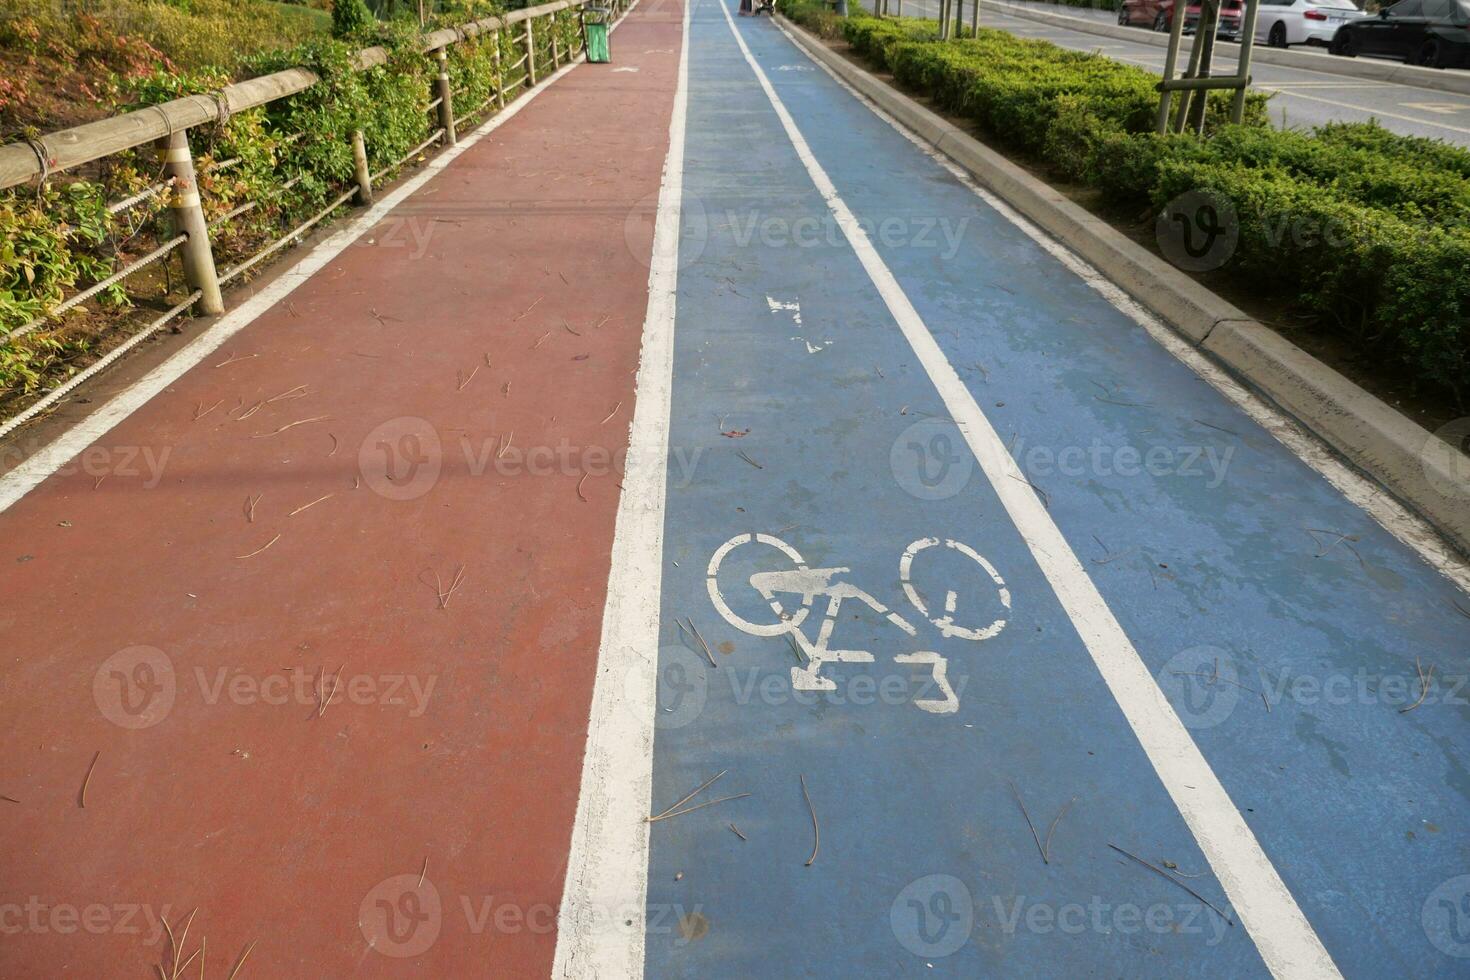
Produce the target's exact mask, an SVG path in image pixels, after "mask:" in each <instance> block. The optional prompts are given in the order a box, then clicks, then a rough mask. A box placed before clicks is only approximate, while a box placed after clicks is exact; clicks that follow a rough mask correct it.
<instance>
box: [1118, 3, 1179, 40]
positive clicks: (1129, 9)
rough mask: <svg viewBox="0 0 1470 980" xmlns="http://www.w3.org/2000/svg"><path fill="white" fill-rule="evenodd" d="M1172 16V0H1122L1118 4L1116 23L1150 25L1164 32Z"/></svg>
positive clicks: (1137, 25)
mask: <svg viewBox="0 0 1470 980" xmlns="http://www.w3.org/2000/svg"><path fill="white" fill-rule="evenodd" d="M1173 16H1174V0H1123V2H1122V3H1120V4H1118V23H1119V24H1122V25H1123V26H1124V27H1129V26H1135V27H1151V28H1153V29H1154V30H1156V31H1159V32H1161V33H1162V32H1165V31H1167V30H1168V29H1169V24H1170V18H1171V17H1173Z"/></svg>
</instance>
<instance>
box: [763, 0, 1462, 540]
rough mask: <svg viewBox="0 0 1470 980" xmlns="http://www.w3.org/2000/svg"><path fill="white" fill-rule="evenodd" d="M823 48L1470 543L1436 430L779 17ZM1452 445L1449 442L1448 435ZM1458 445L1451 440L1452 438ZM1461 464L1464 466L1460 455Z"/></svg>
mask: <svg viewBox="0 0 1470 980" xmlns="http://www.w3.org/2000/svg"><path fill="white" fill-rule="evenodd" d="M778 19H779V20H780V22H781V24H782V25H783V26H784V27H786V28H787V29H788V30H789V31H790V33H791V35H792V37H794V38H795V39H796V40H797V42H798V43H799V44H801V46H802V47H803V48H805V49H806V50H807V51H808V52H809V53H810V54H811V56H812V57H813V58H816V59H817V60H818V61H820V62H821V63H822V64H824V65H826V66H827V67H829V68H831V69H832V71H834V72H835V73H836V74H837V75H838V76H840V77H841V78H842V79H843V80H844V81H846V82H847V83H848V84H849V85H851V86H852V87H853V88H855V89H857V90H858V91H859V92H861V93H862V94H863V95H864V96H866V97H867V98H869V99H871V100H872V101H873V102H874V103H875V104H877V105H878V107H879V108H881V109H883V110H884V111H885V112H887V113H888V114H889V115H891V116H893V117H894V118H895V119H897V120H898V121H899V122H900V123H902V124H903V125H904V126H906V127H908V128H909V129H911V130H913V131H914V132H915V133H917V134H919V135H920V136H921V137H923V138H924V139H925V140H926V141H928V142H929V143H931V144H932V145H933V146H934V148H935V149H936V150H937V151H938V152H940V153H943V154H944V155H945V156H947V157H948V158H949V159H951V160H953V161H954V162H955V163H956V164H958V165H959V166H960V167H962V168H963V169H964V170H966V171H967V172H969V173H970V175H971V176H973V177H974V178H975V180H976V181H978V182H979V183H981V184H982V185H984V186H985V187H987V188H989V189H990V190H992V191H994V192H995V194H996V195H997V196H999V197H1000V198H1002V199H1003V200H1004V201H1005V202H1006V203H1007V204H1009V205H1011V206H1012V207H1014V208H1015V209H1016V210H1017V211H1019V212H1021V213H1022V214H1024V215H1025V216H1026V217H1027V218H1028V219H1030V220H1031V221H1033V222H1035V223H1036V224H1037V225H1039V226H1040V227H1042V228H1044V229H1045V230H1046V231H1047V232H1048V233H1049V234H1051V235H1053V236H1054V237H1056V238H1058V239H1060V240H1061V241H1062V242H1063V243H1064V244H1066V246H1067V247H1068V248H1070V249H1071V250H1072V251H1073V252H1075V253H1077V254H1078V255H1080V256H1081V257H1082V258H1083V259H1085V260H1086V261H1087V262H1088V263H1090V264H1091V265H1093V266H1094V267H1096V268H1097V269H1098V270H1099V271H1101V272H1102V273H1103V274H1104V275H1106V276H1107V277H1108V278H1109V279H1110V280H1112V281H1113V282H1114V283H1116V284H1117V285H1118V286H1120V287H1121V288H1122V289H1124V290H1125V291H1126V292H1127V293H1128V294H1129V295H1130V296H1132V297H1133V298H1134V299H1136V300H1138V301H1139V302H1140V303H1141V304H1143V305H1144V306H1145V307H1147V308H1148V309H1149V310H1151V311H1153V312H1154V313H1156V314H1157V315H1158V316H1159V317H1160V318H1162V319H1163V320H1164V321H1165V322H1167V323H1169V324H1170V325H1172V326H1173V327H1175V328H1176V329H1177V330H1178V331H1179V332H1180V333H1181V334H1182V335H1183V336H1185V337H1186V338H1187V339H1188V340H1189V342H1190V343H1191V344H1193V345H1194V346H1196V347H1197V348H1199V349H1200V350H1202V351H1204V352H1206V353H1208V354H1209V355H1210V356H1211V357H1212V358H1213V359H1214V360H1216V361H1218V362H1219V363H1221V364H1222V365H1224V366H1225V367H1226V368H1228V369H1229V370H1230V371H1231V372H1232V373H1234V374H1235V375H1237V376H1239V377H1240V378H1241V379H1242V380H1244V381H1245V382H1246V383H1247V384H1249V385H1251V386H1252V387H1253V388H1255V389H1256V390H1257V391H1259V392H1261V393H1262V394H1264V395H1266V396H1267V397H1268V398H1270V399H1271V401H1273V402H1274V403H1275V404H1277V405H1278V406H1280V407H1281V408H1282V410H1283V411H1285V412H1287V413H1288V414H1290V415H1292V416H1293V417H1295V418H1296V419H1297V420H1298V421H1300V422H1301V423H1302V424H1303V425H1305V426H1306V427H1307V428H1308V429H1309V430H1311V431H1312V432H1313V433H1315V434H1316V435H1317V436H1318V437H1319V438H1321V439H1322V440H1323V441H1325V442H1326V443H1327V444H1328V445H1330V446H1332V447H1333V448H1334V449H1336V450H1337V451H1338V452H1339V453H1341V454H1342V455H1343V456H1345V457H1346V458H1347V459H1348V460H1349V461H1351V462H1352V463H1353V464H1354V465H1356V466H1357V467H1358V468H1359V469H1361V470H1363V471H1365V472H1366V473H1367V474H1368V475H1370V476H1371V477H1373V479H1375V480H1376V481H1377V482H1379V483H1380V484H1382V485H1383V486H1385V487H1387V488H1388V489H1389V490H1390V491H1391V492H1392V493H1393V494H1394V495H1395V496H1397V497H1398V498H1399V499H1400V500H1402V501H1404V502H1405V503H1406V504H1408V505H1409V506H1410V507H1411V508H1413V509H1414V510H1416V511H1417V512H1418V513H1420V514H1421V515H1422V516H1424V517H1425V518H1426V519H1427V520H1429V521H1430V522H1431V523H1432V524H1434V526H1435V527H1436V528H1438V529H1439V530H1440V532H1441V533H1442V534H1444V535H1445V537H1446V538H1447V539H1448V540H1449V541H1451V542H1452V543H1453V544H1454V546H1455V547H1456V548H1457V549H1458V550H1460V551H1461V552H1462V553H1466V554H1470V496H1462V495H1457V494H1456V493H1454V491H1453V489H1451V488H1455V487H1461V486H1463V485H1464V483H1465V481H1464V478H1463V476H1457V475H1456V468H1457V464H1456V461H1455V454H1454V453H1452V452H1441V451H1435V452H1430V451H1428V448H1429V447H1431V446H1435V444H1436V443H1437V442H1438V439H1437V437H1436V436H1434V435H1432V434H1431V433H1430V432H1429V431H1428V430H1427V429H1425V428H1423V427H1422V426H1420V425H1418V424H1416V423H1415V422H1413V421H1412V420H1410V419H1408V418H1406V417H1404V416H1403V415H1401V414H1399V413H1398V412H1396V411H1394V410H1393V409H1392V408H1390V407H1389V406H1388V405H1386V404H1384V403H1383V402H1382V401H1380V400H1379V399H1378V398H1375V397H1374V396H1373V395H1371V394H1369V393H1368V392H1367V391H1365V390H1363V389H1362V388H1360V387H1359V386H1358V385H1356V384H1354V383H1353V382H1352V381H1350V380H1348V379H1347V378H1346V377H1344V376H1343V375H1341V374H1339V373H1338V372H1336V371H1334V370H1332V369H1331V368H1330V367H1328V366H1327V365H1325V364H1323V363H1322V362H1321V361H1319V360H1317V359H1316V358H1315V357H1312V356H1311V355H1310V354H1308V353H1307V352H1306V351H1304V350H1302V349H1301V348H1299V347H1297V346H1296V345H1295V344H1292V343H1291V342H1290V341H1288V340H1286V339H1285V338H1283V337H1282V336H1281V335H1279V334H1277V333H1276V332H1274V331H1272V330H1271V329H1269V328H1268V327H1265V326H1263V325H1262V324H1260V323H1257V322H1256V321H1255V320H1252V319H1251V318H1250V317H1249V316H1248V315H1247V314H1246V313H1244V312H1243V311H1241V310H1240V309H1238V308H1236V307H1235V306H1232V305H1231V304H1230V303H1227V302H1226V301H1225V300H1224V299H1222V298H1220V297H1219V296H1216V295H1215V294H1214V293H1212V292H1210V291H1209V290H1208V289H1206V288H1204V287H1203V286H1201V285H1200V284H1199V283H1197V282H1195V281H1194V280H1193V279H1191V278H1190V277H1189V276H1187V275H1185V274H1184V273H1182V272H1180V271H1179V270H1178V269H1175V268H1174V267H1173V266H1171V265H1169V264H1168V263H1167V262H1165V261H1164V260H1163V259H1161V258H1159V257H1158V256H1156V255H1154V254H1153V253H1152V252H1149V251H1148V250H1146V249H1144V248H1143V247H1142V246H1140V245H1138V244H1136V243H1135V242H1133V241H1132V240H1130V239H1129V238H1127V237H1126V236H1125V235H1123V234H1122V233H1121V232H1119V231H1117V230H1116V229H1114V228H1113V227H1112V226H1111V225H1109V224H1108V223H1107V222H1105V221H1103V220H1102V219H1100V218H1098V217H1096V216H1094V215H1093V214H1091V213H1090V212H1089V211H1087V210H1086V209H1084V208H1082V207H1081V206H1079V205H1077V204H1075V203H1073V202H1072V201H1071V200H1069V199H1067V198H1066V197H1064V196H1063V195H1062V194H1060V193H1058V192H1057V191H1056V190H1055V189H1053V188H1052V187H1051V186H1050V185H1048V184H1046V183H1044V182H1043V181H1041V180H1038V179H1037V178H1035V177H1033V176H1031V174H1029V173H1027V172H1026V171H1025V170H1023V169H1021V168H1020V167H1018V166H1016V165H1015V164H1014V163H1012V162H1011V161H1010V160H1008V159H1006V158H1005V157H1003V156H1001V155H1000V154H999V153H997V152H995V151H994V150H992V149H990V148H989V147H987V146H986V145H985V144H983V143H981V142H980V141H979V140H977V139H975V138H974V137H973V136H971V135H969V134H968V133H966V132H964V131H963V130H961V129H959V128H958V127H957V126H955V125H954V124H952V123H950V122H948V121H947V120H945V119H943V118H942V117H940V116H939V115H938V114H936V113H934V112H932V111H930V110H929V109H926V108H924V107H923V106H921V105H919V104H918V103H917V102H915V101H914V100H913V99H910V98H909V97H908V96H906V95H904V94H903V93H902V92H900V91H898V90H897V89H895V88H894V87H893V86H891V85H889V84H888V83H887V82H884V81H882V80H881V79H879V78H877V77H876V76H874V75H872V74H871V73H869V72H868V71H866V70H865V69H863V68H860V67H858V66H857V65H854V64H853V63H852V62H850V61H848V60H847V59H846V58H845V57H843V56H842V55H841V54H838V53H837V52H836V51H833V50H832V49H831V48H829V47H828V46H827V45H826V44H824V43H823V42H822V41H821V40H820V39H818V38H817V37H815V36H813V35H812V34H810V33H808V32H807V31H805V30H804V29H802V28H801V27H799V26H797V25H796V24H793V23H792V22H791V21H790V20H788V19H786V18H785V17H779V15H778ZM1441 445H1442V444H1441ZM1445 448H1448V447H1445ZM1460 468H1461V469H1462V470H1463V468H1464V467H1463V466H1461V467H1460Z"/></svg>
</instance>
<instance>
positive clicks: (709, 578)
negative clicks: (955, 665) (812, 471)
mask: <svg viewBox="0 0 1470 980" xmlns="http://www.w3.org/2000/svg"><path fill="white" fill-rule="evenodd" d="M751 543H755V544H761V545H766V546H768V547H771V548H774V549H776V550H777V551H779V552H780V553H781V554H782V555H783V556H784V557H785V559H786V560H787V561H788V562H789V563H790V564H791V565H792V566H794V567H792V568H789V569H782V570H779V571H760V572H755V573H754V574H752V575H751V576H750V586H751V588H753V589H754V590H755V591H756V592H757V593H758V594H759V595H760V597H761V598H762V599H763V600H764V601H765V603H766V605H767V606H769V607H770V610H771V612H772V613H773V614H774V622H770V623H755V622H751V621H750V620H748V619H746V618H744V617H743V616H741V615H739V614H738V613H736V612H735V610H734V609H732V608H730V604H729V603H728V602H727V601H726V600H725V596H724V595H723V594H722V593H721V592H720V587H719V573H720V566H721V564H723V563H724V561H725V559H726V558H727V557H729V555H730V553H731V552H732V551H734V550H735V549H736V548H739V547H740V546H742V545H746V544H751ZM939 543H940V541H939V539H938V538H920V539H919V540H917V541H915V542H914V543H913V544H911V545H909V546H908V547H907V548H906V549H904V552H903V556H902V557H901V558H900V559H899V562H898V572H899V580H900V582H901V583H902V585H903V591H904V595H905V596H907V597H908V600H909V603H910V604H911V605H913V607H914V608H915V609H917V610H918V611H919V613H920V614H921V615H922V616H923V617H924V618H925V619H927V620H929V622H931V623H933V624H934V625H935V626H936V627H938V629H939V633H940V635H941V636H944V637H955V638H958V639H962V640H971V641H973V642H977V643H978V642H980V641H982V640H988V639H991V638H992V637H994V636H996V635H997V634H998V633H1000V631H1001V630H1003V629H1005V626H1006V621H1005V619H1003V618H997V619H995V620H993V621H991V622H990V623H988V624H986V625H984V626H973V627H967V626H961V625H959V624H958V623H957V622H956V621H955V614H956V610H957V607H958V604H959V596H958V594H957V593H956V592H955V591H954V590H952V589H946V590H945V592H944V609H943V611H942V613H941V614H940V615H935V614H934V612H935V611H931V610H930V607H929V603H928V602H927V601H926V600H925V598H924V596H923V595H922V594H921V593H920V591H919V589H918V588H917V587H916V586H915V585H914V576H913V573H914V560H915V559H916V558H917V557H918V556H919V555H920V554H922V553H923V552H925V551H927V550H928V549H930V548H934V547H937V546H938V545H939ZM944 547H945V548H948V549H951V550H953V551H955V552H957V553H959V554H961V555H964V556H965V557H967V558H969V559H971V560H972V561H974V562H975V563H976V564H977V565H979V566H980V567H981V568H982V569H984V571H985V573H986V574H987V575H988V576H989V578H990V581H991V582H993V583H994V584H995V587H996V589H997V590H998V592H997V597H998V599H999V600H1000V604H1001V606H1002V608H1003V609H1005V610H1009V609H1010V608H1011V593H1010V590H1009V589H1008V588H1006V583H1005V580H1004V579H1002V578H1001V576H1000V573H999V572H997V571H996V570H995V566H994V565H992V564H990V562H989V561H987V560H986V559H985V557H984V556H983V555H981V554H980V553H979V552H977V551H976V550H975V549H974V548H971V547H970V546H969V545H967V544H965V543H964V542H962V541H956V540H954V539H953V538H946V539H945V540H944ZM848 571H850V569H848V568H846V567H836V568H809V567H808V566H807V564H806V561H805V560H804V559H803V558H802V557H801V553H800V552H798V551H797V550H796V549H795V548H793V547H792V546H791V545H789V544H787V543H786V542H785V541H782V540H781V539H780V538H778V537H776V536H774V535H770V534H761V533H747V534H737V535H736V536H735V537H733V538H731V539H730V540H729V541H726V542H725V543H724V544H722V545H720V547H719V548H717V549H715V553H714V554H713V555H711V556H710V560H709V569H708V570H707V571H706V573H705V575H706V582H707V585H708V587H709V597H710V601H711V602H712V603H714V607H715V609H716V610H718V611H719V613H720V615H721V616H723V617H724V618H725V621H726V622H728V623H729V624H730V625H731V626H734V627H735V628H736V629H738V630H741V631H742V632H745V633H749V634H751V635H752V636H781V635H783V634H784V635H786V636H789V637H791V638H792V640H793V641H794V642H795V643H796V644H797V646H798V647H799V648H800V649H801V652H802V653H803V654H805V655H806V665H805V666H801V667H792V668H791V687H792V689H793V690H796V691H833V690H836V689H837V684H836V682H835V681H834V680H832V679H831V678H830V677H823V676H821V671H822V665H823V664H826V663H852V664H868V663H872V662H873V654H872V652H871V651H868V650H840V649H839V650H834V649H832V647H831V646H830V643H831V639H832V630H833V628H834V627H835V626H836V623H837V615H838V613H839V611H840V610H841V608H842V603H843V602H844V601H845V600H849V599H855V600H857V601H859V602H862V603H863V604H864V605H866V606H867V607H868V608H870V609H872V610H873V611H874V612H875V613H877V614H878V615H880V616H883V617H885V618H886V619H887V621H888V622H890V623H892V624H893V625H894V626H895V627H897V628H898V629H900V630H902V631H903V632H904V633H906V634H908V635H909V636H911V637H917V636H918V631H917V630H916V629H915V628H914V627H913V625H912V624H911V623H909V621H908V620H907V619H905V618H904V617H903V616H901V615H900V614H899V613H897V612H894V611H893V610H891V609H889V608H888V607H887V606H885V605H884V604H883V603H882V602H880V601H878V599H877V598H875V597H874V596H873V595H872V594H871V593H869V592H866V591H864V590H863V589H860V588H858V587H857V586H856V585H854V584H852V583H851V582H844V581H840V580H838V578H837V577H838V576H839V575H842V574H844V573H846V572H848ZM779 595H785V596H799V597H800V599H801V602H800V605H799V606H796V607H795V608H792V609H790V610H788V609H787V604H784V603H783V602H782V601H781V600H780V599H778V598H777V596H779ZM819 595H820V596H826V597H827V610H826V613H825V614H824V615H823V618H822V623H821V626H819V627H818V629H817V635H816V639H815V641H813V640H808V639H807V636H806V633H805V632H804V631H803V630H802V624H803V623H805V622H806V620H807V617H808V616H809V615H810V614H811V611H812V600H813V599H814V598H816V597H817V596H819ZM893 661H894V663H898V664H925V665H928V666H929V667H930V669H931V671H932V674H933V679H934V685H935V687H937V688H938V689H939V692H940V694H941V695H942V696H941V697H938V698H921V699H916V700H915V701H914V706H915V707H917V708H919V709H921V710H923V711H929V712H933V713H934V714H951V713H953V712H955V711H958V710H959V707H960V702H959V698H958V697H957V696H956V695H955V692H954V689H953V688H952V687H951V686H950V683H949V679H948V670H949V661H948V660H947V659H945V658H944V657H942V656H940V655H939V654H938V653H935V652H933V651H930V650H919V651H916V652H914V653H905V654H898V655H895V656H894V658H893Z"/></svg>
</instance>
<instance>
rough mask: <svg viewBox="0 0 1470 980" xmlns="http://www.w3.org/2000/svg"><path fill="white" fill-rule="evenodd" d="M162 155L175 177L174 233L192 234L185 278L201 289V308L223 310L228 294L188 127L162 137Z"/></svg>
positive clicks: (183, 250)
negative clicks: (196, 175)
mask: <svg viewBox="0 0 1470 980" xmlns="http://www.w3.org/2000/svg"><path fill="white" fill-rule="evenodd" d="M158 157H159V160H160V161H161V162H162V163H163V173H164V176H165V177H172V178H173V180H174V183H173V194H172V196H171V197H170V199H169V209H170V217H171V219H172V221H173V229H174V234H176V235H188V236H189V240H188V241H186V242H185V243H184V244H183V245H182V246H181V247H180V249H179V253H180V254H181V255H182V256H183V260H184V279H185V281H186V282H188V284H189V286H190V287H192V288H194V289H197V290H199V293H200V296H199V308H200V309H201V310H203V311H204V312H205V313H223V312H224V311H225V301H224V297H223V296H221V295H220V289H219V276H218V274H217V273H216V272H215V269H214V250H213V249H212V248H211V247H210V244H209V223H208V222H207V221H205V220H204V208H203V207H202V206H201V205H200V202H199V184H198V183H197V182H196V180H195V178H194V156H193V154H192V153H190V152H189V134H188V131H187V130H183V129H181V130H179V131H178V132H175V133H170V134H169V135H168V136H165V137H164V138H163V139H161V140H159V141H158Z"/></svg>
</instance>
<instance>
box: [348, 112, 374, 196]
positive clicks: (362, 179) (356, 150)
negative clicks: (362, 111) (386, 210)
mask: <svg viewBox="0 0 1470 980" xmlns="http://www.w3.org/2000/svg"><path fill="white" fill-rule="evenodd" d="M352 166H353V169H354V170H356V171H357V203H358V204H362V205H364V206H365V205H368V204H372V203H373V178H372V174H371V172H370V171H369V170H368V162H367V143H366V142H365V141H364V140H363V138H362V130H360V129H354V130H353V131H352Z"/></svg>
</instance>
